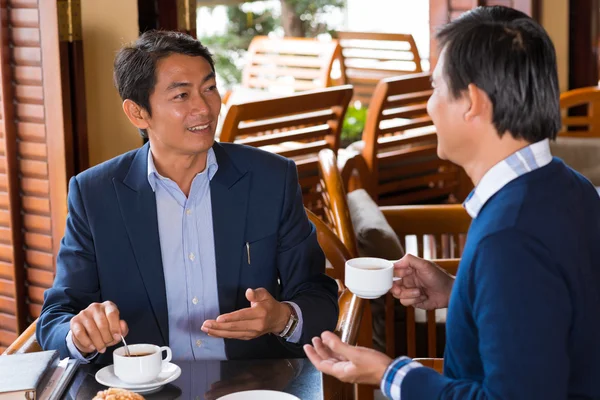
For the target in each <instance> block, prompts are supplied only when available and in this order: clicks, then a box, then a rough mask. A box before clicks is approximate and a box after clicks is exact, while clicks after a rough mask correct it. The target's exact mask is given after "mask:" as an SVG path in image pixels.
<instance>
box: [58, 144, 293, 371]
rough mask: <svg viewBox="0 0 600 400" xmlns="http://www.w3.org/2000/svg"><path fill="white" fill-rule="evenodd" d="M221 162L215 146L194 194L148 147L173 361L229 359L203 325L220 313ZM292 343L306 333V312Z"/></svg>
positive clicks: (75, 354) (221, 344)
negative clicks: (216, 224) (216, 197)
mask: <svg viewBox="0 0 600 400" xmlns="http://www.w3.org/2000/svg"><path fill="white" fill-rule="evenodd" d="M218 168H219V166H218V164H217V159H216V156H215V153H214V151H213V149H212V148H211V149H210V150H209V151H208V155H207V162H206V168H205V169H204V171H203V172H201V173H199V174H198V175H196V177H195V178H194V180H193V181H192V186H191V188H190V193H189V197H186V196H185V194H184V193H183V192H182V191H181V189H180V188H179V186H177V184H176V183H175V182H174V181H172V180H171V179H169V178H165V177H163V176H161V175H160V174H159V173H158V172H157V170H156V167H155V165H154V160H153V158H152V151H149V152H148V182H149V183H150V186H151V187H152V190H153V191H154V194H155V197H156V209H157V218H158V233H159V237H160V248H161V254H162V264H163V271H164V277H165V289H166V293H167V310H168V315H169V318H168V320H169V347H170V348H171V350H172V352H173V360H226V359H227V357H226V355H225V342H224V340H223V339H220V338H215V337H210V336H208V335H207V334H206V333H204V332H202V330H201V329H200V328H201V327H202V324H203V323H204V321H205V320H208V319H216V318H217V317H218V316H219V314H220V312H219V295H218V290H217V266H216V258H215V244H214V236H213V218H212V203H211V196H210V181H211V179H212V178H213V177H214V176H215V174H216V173H217V170H218ZM288 303H289V304H290V305H291V306H292V307H294V309H295V310H296V313H297V314H298V324H297V326H296V329H295V331H294V333H293V334H292V336H291V337H290V338H288V341H289V342H293V343H297V342H298V341H299V340H300V337H301V335H302V325H303V324H302V322H303V321H302V311H301V310H300V307H298V306H297V305H296V304H295V303H292V302H288ZM67 347H68V348H69V351H70V352H71V355H72V356H73V357H74V358H77V359H79V360H80V361H84V362H85V361H89V360H91V359H92V358H93V357H94V356H95V354H92V355H90V356H89V357H88V358H84V357H83V356H82V355H81V353H80V352H79V351H77V348H76V347H75V345H74V344H73V340H72V333H71V332H70V331H69V334H68V335H67Z"/></svg>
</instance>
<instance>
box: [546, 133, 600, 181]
mask: <svg viewBox="0 0 600 400" xmlns="http://www.w3.org/2000/svg"><path fill="white" fill-rule="evenodd" d="M550 149H551V151H552V155H553V156H556V157H558V158H561V159H562V160H563V161H564V162H565V164H567V165H568V166H570V167H571V168H573V169H574V170H575V171H577V172H579V173H580V174H581V175H583V176H585V177H586V178H588V179H589V180H590V181H591V182H592V183H593V184H594V186H600V139H598V138H577V137H560V136H559V137H558V138H557V139H556V142H550Z"/></svg>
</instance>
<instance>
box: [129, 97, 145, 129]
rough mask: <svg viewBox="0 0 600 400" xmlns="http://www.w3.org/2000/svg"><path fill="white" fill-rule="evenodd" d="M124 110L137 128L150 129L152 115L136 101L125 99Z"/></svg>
mask: <svg viewBox="0 0 600 400" xmlns="http://www.w3.org/2000/svg"><path fill="white" fill-rule="evenodd" d="M123 111H124V112H125V115H127V118H129V121H131V123H132V124H133V125H134V126H135V127H136V128H138V129H148V119H149V118H150V115H149V114H148V112H147V111H146V110H145V109H144V108H142V107H140V106H139V105H138V104H137V103H136V102H134V101H132V100H129V99H127V100H125V101H124V102H123Z"/></svg>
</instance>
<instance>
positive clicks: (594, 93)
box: [559, 86, 600, 138]
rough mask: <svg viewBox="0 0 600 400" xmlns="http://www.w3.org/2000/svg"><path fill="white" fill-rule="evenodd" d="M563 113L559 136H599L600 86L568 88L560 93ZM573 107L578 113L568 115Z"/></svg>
mask: <svg viewBox="0 0 600 400" xmlns="http://www.w3.org/2000/svg"><path fill="white" fill-rule="evenodd" d="M560 108H561V111H562V113H563V118H562V123H563V129H562V130H561V132H560V133H559V134H560V136H561V137H581V138H590V137H595V138H597V137H600V87H598V86H592V87H585V88H580V89H574V90H569V91H568V92H564V93H562V94H561V95H560ZM573 108H577V111H580V112H578V114H582V115H569V113H570V112H571V110H572V109H573Z"/></svg>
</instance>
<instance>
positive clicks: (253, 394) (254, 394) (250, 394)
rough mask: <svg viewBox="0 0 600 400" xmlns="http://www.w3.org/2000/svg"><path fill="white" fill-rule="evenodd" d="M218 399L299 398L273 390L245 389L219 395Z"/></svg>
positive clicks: (292, 399)
mask: <svg viewBox="0 0 600 400" xmlns="http://www.w3.org/2000/svg"><path fill="white" fill-rule="evenodd" d="M218 400H300V399H299V398H297V397H296V396H293V395H291V394H288V393H284V392H278V391H274V390H245V391H243V392H236V393H230V394H228V395H226V396H223V397H219V398H218Z"/></svg>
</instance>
